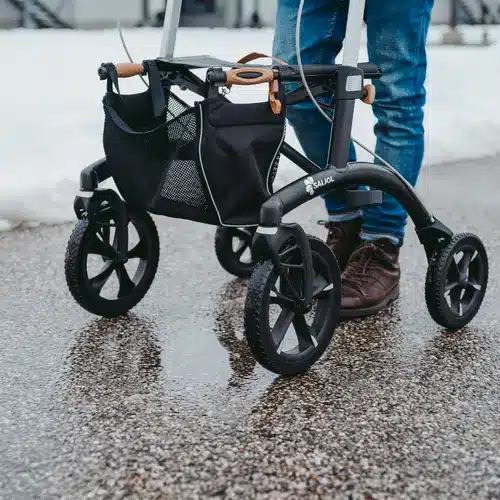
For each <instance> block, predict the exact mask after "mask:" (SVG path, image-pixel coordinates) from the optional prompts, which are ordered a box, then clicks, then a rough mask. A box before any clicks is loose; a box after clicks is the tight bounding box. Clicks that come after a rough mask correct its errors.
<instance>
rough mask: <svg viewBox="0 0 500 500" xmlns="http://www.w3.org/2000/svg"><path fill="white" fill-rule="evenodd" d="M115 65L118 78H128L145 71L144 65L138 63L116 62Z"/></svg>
mask: <svg viewBox="0 0 500 500" xmlns="http://www.w3.org/2000/svg"><path fill="white" fill-rule="evenodd" d="M115 67H116V73H117V74H118V78H130V77H131V76H138V75H143V74H144V73H145V71H144V66H143V65H142V64H139V63H118V64H116V65H115Z"/></svg>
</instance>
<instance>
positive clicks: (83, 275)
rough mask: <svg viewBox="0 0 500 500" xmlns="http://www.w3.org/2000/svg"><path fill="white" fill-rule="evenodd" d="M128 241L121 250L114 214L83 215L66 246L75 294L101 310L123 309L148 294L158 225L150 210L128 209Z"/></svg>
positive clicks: (87, 306) (119, 311)
mask: <svg viewBox="0 0 500 500" xmlns="http://www.w3.org/2000/svg"><path fill="white" fill-rule="evenodd" d="M127 212H128V213H127V220H128V222H127V231H128V247H127V249H126V251H120V252H119V251H118V250H117V248H118V244H117V239H118V238H117V231H116V225H117V222H116V220H114V219H113V216H112V215H110V216H106V215H105V214H104V213H103V214H102V215H100V218H99V223H90V222H89V221H88V220H80V221H79V222H78V223H77V225H76V227H75V229H74V230H73V233H72V234H71V236H70V239H69V242H68V246H67V249H66V259H65V272H66V282H67V284H68V287H69V290H70V292H71V294H72V295H73V297H74V298H75V300H76V301H77V302H78V304H80V305H81V306H82V307H83V308H84V309H86V310H87V311H89V312H91V313H93V314H96V315H98V316H105V317H108V318H110V317H114V316H120V315H122V314H125V313H126V312H127V311H129V310H130V309H132V308H133V307H134V306H136V305H137V304H138V303H139V302H140V301H141V300H142V298H143V297H144V296H145V295H146V293H147V291H148V290H149V287H150V286H151V283H152V282H153V279H154V277H155V274H156V270H157V268H158V260H159V256H160V244H159V239H158V231H157V229H156V226H155V223H154V222H153V220H152V218H151V217H150V215H149V214H147V213H145V212H135V211H132V210H127Z"/></svg>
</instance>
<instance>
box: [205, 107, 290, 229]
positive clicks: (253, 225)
mask: <svg viewBox="0 0 500 500" xmlns="http://www.w3.org/2000/svg"><path fill="white" fill-rule="evenodd" d="M198 109H199V110H200V140H199V141H198V156H199V158H200V166H201V171H202V173H203V177H204V179H205V185H206V186H207V189H208V193H209V194H210V199H211V200H212V203H213V205H214V208H215V211H216V212H217V217H218V219H219V222H220V225H221V226H222V227H255V226H258V225H259V224H258V223H257V224H224V223H223V222H222V219H221V216H220V213H219V209H218V208H217V205H216V203H215V199H214V197H213V195H212V191H211V190H210V185H209V183H208V180H207V175H206V174H205V167H204V166H203V157H202V154H201V141H202V140H203V109H202V107H201V104H198ZM284 140H285V128H283V136H282V137H281V142H280V145H279V146H278V149H277V150H276V154H275V155H274V158H276V155H277V154H278V151H279V150H280V148H281V145H282V144H283V141H284ZM274 158H273V161H272V163H271V167H272V165H273V163H274ZM271 167H270V168H269V171H268V173H267V182H266V184H268V183H269V174H270V172H271ZM266 188H267V191H268V193H269V189H268V186H266ZM269 196H272V195H271V193H269Z"/></svg>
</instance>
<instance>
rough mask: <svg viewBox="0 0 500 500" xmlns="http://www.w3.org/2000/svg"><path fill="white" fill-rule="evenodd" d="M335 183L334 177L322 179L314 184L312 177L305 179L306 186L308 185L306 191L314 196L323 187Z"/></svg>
mask: <svg viewBox="0 0 500 500" xmlns="http://www.w3.org/2000/svg"><path fill="white" fill-rule="evenodd" d="M332 182H333V176H332V175H329V176H328V177H325V178H324V179H320V180H319V181H316V182H314V179H313V178H312V177H307V178H305V179H304V184H305V185H306V191H307V192H308V193H309V194H310V195H311V196H312V195H313V194H314V191H315V190H316V189H318V188H319V187H321V186H326V185H327V184H331V183H332Z"/></svg>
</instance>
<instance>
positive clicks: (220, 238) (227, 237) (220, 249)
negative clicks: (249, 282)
mask: <svg viewBox="0 0 500 500" xmlns="http://www.w3.org/2000/svg"><path fill="white" fill-rule="evenodd" d="M232 229H233V228H230V227H218V228H217V230H216V232H215V255H216V256H217V260H218V261H219V264H220V265H221V266H222V268H223V269H224V270H225V271H227V272H228V273H229V274H232V275H233V276H236V277H238V278H243V279H247V278H249V277H250V276H251V275H252V273H253V271H254V269H255V266H256V265H257V263H256V262H253V263H250V264H244V263H241V262H239V261H238V260H236V259H235V256H234V251H233V244H232V236H231V230H232Z"/></svg>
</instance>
